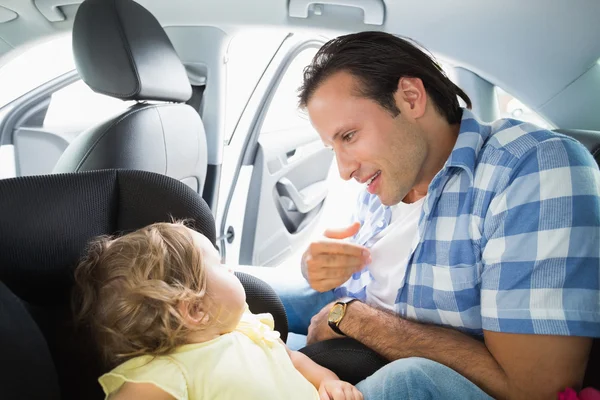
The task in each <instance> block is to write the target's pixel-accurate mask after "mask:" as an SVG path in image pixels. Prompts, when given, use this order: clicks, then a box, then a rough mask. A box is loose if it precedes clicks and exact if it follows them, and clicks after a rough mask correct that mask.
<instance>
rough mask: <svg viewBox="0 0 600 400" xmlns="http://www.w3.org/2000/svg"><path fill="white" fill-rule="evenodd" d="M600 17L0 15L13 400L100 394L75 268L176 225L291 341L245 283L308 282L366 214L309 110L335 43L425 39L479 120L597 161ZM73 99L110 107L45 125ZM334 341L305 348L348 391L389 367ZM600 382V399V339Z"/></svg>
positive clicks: (483, 9)
mask: <svg viewBox="0 0 600 400" xmlns="http://www.w3.org/2000/svg"><path fill="white" fill-rule="evenodd" d="M598 15H600V2H596V1H594V0H589V1H582V2H578V3H576V4H575V3H569V2H562V3H559V2H554V3H553V4H552V5H548V4H547V2H546V1H545V0H531V1H529V2H526V3H525V2H519V1H516V0H508V1H504V2H480V1H477V0H465V1H461V2H460V3H455V2H446V1H443V0H434V1H431V2H427V3H423V2H421V3H419V2H417V3H415V2H406V1H394V0H354V1H348V0H263V1H261V2H238V1H235V0H221V1H219V2H214V1H209V0H197V1H194V2H190V1H186V0H170V1H169V2H166V1H161V0H136V1H134V0H85V1H83V0H32V1H27V2H24V1H21V0H0V92H3V91H4V90H5V87H6V88H7V89H6V91H5V94H4V95H2V94H0V243H1V246H0V351H1V352H2V354H4V357H3V359H4V360H6V361H5V364H6V368H3V373H2V374H0V398H3V399H4V398H6V399H13V398H14V399H17V398H18V399H21V398H22V399H75V398H77V399H80V398H89V399H94V398H102V390H101V387H100V386H99V385H98V383H97V378H98V376H99V375H100V374H101V373H102V372H105V371H106V368H107V366H106V365H105V364H103V362H102V360H101V359H100V357H99V355H98V354H97V353H96V351H95V350H94V346H93V345H92V344H91V342H90V335H89V332H85V329H82V328H81V327H76V326H75V325H74V323H73V318H72V315H71V304H70V294H71V289H72V285H73V274H72V272H73V268H74V267H75V266H76V264H77V261H78V259H79V257H80V256H81V254H82V251H83V250H84V248H85V246H86V243H87V242H88V241H89V240H90V239H91V238H93V237H95V236H97V235H102V234H120V233H124V232H128V231H131V230H135V229H138V228H141V227H143V226H145V225H147V224H150V223H153V222H159V221H169V220H170V219H171V218H173V217H175V218H187V219H189V220H190V221H191V223H192V225H193V227H194V228H195V229H197V230H198V231H199V232H201V233H203V234H204V235H205V236H207V237H208V238H209V239H210V240H211V242H213V243H214V245H215V247H216V248H218V249H219V251H220V254H221V257H222V259H223V262H224V263H226V264H227V265H229V266H233V267H235V269H236V271H238V272H236V274H237V275H238V277H239V278H240V280H241V281H242V284H243V285H244V287H245V289H246V292H247V297H248V302H249V306H250V309H251V310H252V311H253V312H270V313H272V314H273V316H274V318H275V327H276V330H278V331H279V332H280V333H281V337H282V339H283V340H284V341H285V339H286V337H287V335H288V328H287V320H286V316H285V310H284V309H283V306H282V304H281V302H280V300H279V299H278V298H277V295H276V294H275V292H274V291H273V289H272V288H270V287H269V286H268V285H266V284H265V283H264V282H262V281H260V280H259V279H257V278H255V277H253V276H252V275H250V274H248V273H245V272H244V268H245V267H246V266H248V267H261V268H278V269H285V270H286V271H288V270H289V275H290V279H292V277H294V279H296V278H297V275H298V274H299V273H298V270H299V268H298V262H297V255H298V254H299V252H302V251H303V250H304V249H305V248H306V246H307V245H308V243H309V242H310V240H311V239H312V238H314V237H315V235H317V234H318V233H319V232H320V231H321V229H322V228H323V227H324V226H326V225H327V224H329V223H331V222H332V219H331V218H333V217H331V215H333V214H334V213H333V211H332V210H333V209H335V208H339V204H340V202H344V203H348V204H350V207H351V206H352V205H353V204H354V202H353V201H349V200H348V198H349V197H348V194H347V193H348V192H345V191H344V190H346V186H343V185H345V184H346V183H343V182H339V178H337V177H336V176H335V161H334V159H333V158H334V157H333V154H332V152H331V151H330V150H328V149H326V148H324V146H323V145H322V143H321V142H320V140H319V137H318V135H317V134H316V132H315V131H314V129H313V128H312V127H311V126H310V122H309V121H308V119H307V117H306V115H305V114H303V113H302V112H301V111H298V110H297V107H296V106H297V98H296V89H297V88H298V83H299V82H300V81H301V71H302V68H303V67H304V66H306V65H307V64H308V63H309V62H310V59H311V58H312V56H313V55H314V54H315V52H316V51H317V50H318V48H319V47H320V46H321V45H323V44H324V43H325V42H326V41H327V40H328V38H332V37H335V36H337V35H340V34H344V33H349V32H355V31H364V30H383V31H386V32H390V33H394V34H399V35H402V36H406V37H409V38H412V39H414V40H416V41H417V42H418V43H419V44H421V45H423V46H425V47H426V48H427V49H428V50H429V51H431V52H432V54H433V55H434V56H435V57H436V58H439V59H440V60H442V61H441V62H442V64H443V67H444V69H445V71H446V73H447V74H448V76H449V77H450V78H451V79H452V80H453V81H454V82H455V83H456V84H457V85H458V86H460V87H461V88H462V89H463V90H464V91H465V92H466V93H467V94H468V95H469V96H470V98H471V100H472V101H473V111H474V113H475V114H476V115H477V116H478V118H480V119H481V120H482V121H486V122H489V121H493V120H495V119H497V118H500V117H505V116H508V117H511V118H515V119H526V118H531V120H532V121H533V122H536V123H539V124H543V126H544V127H548V128H549V129H552V130H554V131H555V132H557V133H559V134H563V135H567V136H571V137H573V138H575V139H577V140H579V141H580V142H581V143H582V144H583V145H585V146H586V147H587V148H588V149H589V151H590V152H591V154H592V155H593V156H594V158H595V160H596V161H597V162H598V163H599V164H600V113H599V112H598V109H599V107H600V39H599V38H600V25H598V24H597V21H596V20H597V16H598ZM62 38H66V39H67V40H66V41H65V43H68V51H69V54H68V57H67V58H69V57H70V58H69V60H67V61H65V62H62V61H60V62H59V61H51V60H52V59H53V57H55V58H56V59H58V60H60V57H59V54H58V50H56V49H57V47H54V48H51V50H50V51H49V52H48V54H46V55H45V57H46V59H45V60H46V61H44V62H35V63H32V62H31V61H28V60H30V59H27V58H25V57H26V55H27V54H30V52H32V51H34V50H35V49H36V48H40V46H44V45H45V44H47V43H55V42H56V41H57V40H63V39H62ZM238 43H239V44H238ZM236 46H237V47H236ZM53 49H54V50H53ZM234 50H236V51H238V53H235V52H234ZM236 54H238V55H237V57H238V58H237V59H236ZM239 54H241V56H239ZM20 60H21V61H20ZM23 60H25V61H23ZM19 62H20V63H21V64H19ZM61 63H62V64H64V65H62V64H61ZM235 63H237V64H235ZM234 65H237V66H236V68H237V69H235V70H234V69H233V66H234ZM55 66H56V67H55ZM26 67H27V68H26ZM53 68H54V69H53ZM51 69H52V71H50V70H51ZM14 71H17V72H19V71H25V72H27V71H38V72H36V73H35V74H33V73H32V74H31V75H28V74H27V73H22V74H21V75H18V74H17V75H15V72H14ZM44 71H45V72H44ZM234 72H235V73H234ZM11 74H12V75H11ZM36 76H37V77H36ZM17 78H18V79H17ZM19 80H22V81H23V82H26V83H24V84H23V85H22V87H21V86H19V85H20V83H19V82H18V81H19ZM17 83H19V85H18V84H17ZM11 84H12V85H13V86H10V85H11ZM5 85H6V86H5ZM74 85H80V86H78V87H81V88H84V89H85V90H88V91H89V93H93V94H94V95H102V99H103V100H102V101H104V102H106V104H107V105H108V104H109V103H110V104H111V105H112V106H111V107H112V108H111V107H107V109H109V108H110V112H105V113H99V114H98V115H99V116H98V117H97V118H95V119H94V120H93V123H88V122H87V120H86V123H85V124H84V125H82V126H76V125H72V126H73V128H69V129H63V128H60V127H61V126H63V125H61V124H62V123H65V124H66V123H68V122H69V120H71V119H72V120H73V121H80V120H81V115H80V114H82V111H81V110H82V109H83V108H81V109H80V108H78V107H79V106H81V107H85V106H86V105H89V104H90V103H87V102H86V101H83V100H80V99H79V98H78V97H77V96H73V97H72V101H71V103H69V104H71V105H69V107H68V108H67V109H66V112H65V113H63V114H62V115H61V116H60V118H58V120H59V122H60V123H61V124H58V125H56V124H55V125H51V124H49V123H48V121H49V117H50V116H51V115H52V113H53V112H54V111H53V110H55V107H56V106H55V105H56V104H58V100H59V98H60V96H61V95H68V94H69V92H68V90H71V89H72V88H75V86H74ZM508 93H510V94H508ZM78 103H79V104H78ZM76 106H77V107H76ZM95 107H96V106H95V105H94V106H93V108H95ZM64 126H67V125H64ZM69 126H70V125H69ZM336 215H337V214H336ZM336 218H337V216H336ZM340 218H341V217H340ZM334 222H339V221H334ZM599 301H600V300H599ZM335 342H336V343H327V342H323V343H317V344H315V345H311V346H308V347H307V348H305V349H302V351H303V352H304V353H305V354H307V355H308V356H309V357H311V358H312V359H313V360H315V361H317V362H318V363H320V364H322V365H325V366H327V367H329V368H331V369H332V370H334V371H335V372H336V373H337V374H338V375H339V376H340V378H342V379H346V380H348V381H349V382H358V381H360V380H361V379H363V378H364V377H366V376H369V375H370V374H371V373H373V372H374V371H375V370H377V369H379V368H380V367H381V366H383V365H385V363H386V360H384V359H383V358H381V357H380V356H379V355H377V354H375V353H373V352H372V351H370V350H369V349H367V348H366V347H364V346H362V345H361V344H360V343H358V342H354V341H352V340H350V339H343V340H339V341H335ZM587 386H592V387H596V388H598V389H600V345H599V340H598V339H596V340H595V342H594V347H593V349H592V353H591V355H590V359H589V361H588V366H587V370H586V377H585V382H584V387H587ZM5 396H6V397H5Z"/></svg>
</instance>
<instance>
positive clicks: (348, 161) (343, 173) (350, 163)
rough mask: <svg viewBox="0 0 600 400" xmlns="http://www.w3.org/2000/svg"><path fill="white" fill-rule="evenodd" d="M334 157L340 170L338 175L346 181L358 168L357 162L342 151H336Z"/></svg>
mask: <svg viewBox="0 0 600 400" xmlns="http://www.w3.org/2000/svg"><path fill="white" fill-rule="evenodd" d="M335 158H336V161H337V165H338V170H339V171H340V177H341V178H342V179H343V180H345V181H347V180H349V179H350V178H352V174H353V173H354V171H356V170H357V169H358V163H357V162H356V161H354V160H353V159H352V157H350V156H349V155H348V154H346V153H345V152H344V151H336V152H335Z"/></svg>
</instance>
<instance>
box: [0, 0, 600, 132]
mask: <svg viewBox="0 0 600 400" xmlns="http://www.w3.org/2000/svg"><path fill="white" fill-rule="evenodd" d="M137 1H138V2H139V3H140V4H142V5H143V6H145V7H146V8H148V9H149V10H150V11H151V12H152V13H153V14H154V15H155V16H156V17H157V18H158V20H159V21H160V22H161V24H162V25H163V26H165V27H173V26H198V25H200V26H206V25H209V26H217V27H221V28H222V29H224V30H226V31H227V30H228V29H229V28H232V27H235V28H238V27H243V26H273V27H284V28H289V29H290V30H309V31H314V30H319V31H321V32H324V33H327V34H329V35H335V34H339V33H344V32H351V31H358V30H371V29H376V30H385V31H388V32H392V33H396V34H400V35H403V36H408V37H411V38H413V39H415V40H417V41H418V42H419V43H421V44H422V45H424V46H425V47H427V48H428V49H429V50H431V51H432V52H434V53H435V54H436V55H438V56H440V57H441V58H444V59H446V60H449V61H451V62H453V63H455V64H457V65H461V66H464V67H466V68H468V69H470V70H471V71H473V72H475V73H477V74H478V75H480V76H481V77H483V78H485V79H487V80H489V81H490V82H492V83H494V84H496V85H498V86H501V87H502V88H504V89H505V90H507V91H509V92H510V93H512V94H513V95H515V96H518V97H519V98H520V99H521V100H522V101H523V102H525V103H526V104H528V105H529V106H530V107H531V108H533V109H535V110H537V111H538V112H541V113H542V114H549V113H550V114H555V115H553V118H552V119H553V120H554V121H556V120H557V119H558V120H560V119H561V118H562V117H561V115H560V114H561V112H562V113H563V114H565V112H566V111H565V110H567V111H569V113H575V114H576V118H575V117H571V118H566V119H565V118H563V119H562V121H565V122H567V124H569V123H568V121H569V120H579V121H585V123H580V124H579V125H580V126H577V127H579V128H588V129H600V113H598V112H594V110H587V111H586V110H585V108H586V107H585V106H586V105H594V106H595V107H593V108H595V109H597V106H598V105H600V90H598V88H600V64H599V60H598V59H599V58H600V24H598V23H597V19H598V16H600V1H597V0H578V1H571V2H569V1H564V0H528V1H522V0H502V1H485V0H461V1H448V0H429V1H406V0H364V2H365V3H381V2H384V7H385V18H384V22H383V24H382V25H367V24H364V23H363V14H362V11H360V10H359V9H354V8H348V7H338V6H324V7H323V8H322V14H321V15H313V14H312V13H309V17H308V18H293V17H290V16H289V15H288V2H289V1H300V2H306V0H260V1H240V0H219V1H215V0H194V1H191V0H137ZM317 1H318V0H317ZM327 1H331V0H327ZM333 1H335V0H333ZM80 2H81V0H31V1H23V0H0V55H1V54H3V53H6V52H7V51H9V50H11V49H13V48H18V47H20V46H23V45H24V44H27V43H29V42H31V41H34V40H37V39H40V38H43V37H46V36H49V35H52V34H55V33H58V32H65V31H68V30H70V28H71V26H72V20H73V17H74V15H75V12H76V9H77V7H78V4H77V3H80ZM340 2H342V3H343V1H340ZM65 3H66V4H65ZM347 3H348V2H347ZM349 3H352V2H351V1H349ZM189 40H190V41H193V40H194V38H189ZM590 87H591V89H595V90H591V89H590ZM575 89H576V90H575ZM574 100H575V101H576V103H577V104H576V107H575V106H573V105H572V104H571V107H572V108H573V110H570V109H569V103H571V102H572V101H574ZM557 116H558V118H557ZM570 125H571V127H575V126H573V124H572V123H570ZM581 125H583V126H581Z"/></svg>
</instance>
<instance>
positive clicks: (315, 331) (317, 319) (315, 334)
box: [306, 302, 344, 345]
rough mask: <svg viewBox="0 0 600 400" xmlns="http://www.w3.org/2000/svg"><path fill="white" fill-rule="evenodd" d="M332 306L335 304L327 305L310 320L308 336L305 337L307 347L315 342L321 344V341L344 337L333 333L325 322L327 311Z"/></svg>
mask: <svg viewBox="0 0 600 400" xmlns="http://www.w3.org/2000/svg"><path fill="white" fill-rule="evenodd" d="M334 304H335V302H331V303H329V304H327V305H326V306H325V307H323V308H322V309H321V311H319V313H318V314H317V315H315V316H314V317H312V318H311V320H310V326H309V327H308V336H307V337H306V344H307V345H309V344H313V343H316V342H322V341H323V340H328V339H339V338H343V337H344V336H342V335H338V334H337V333H335V332H334V331H333V329H331V327H330V326H329V323H328V322H327V317H328V316H329V310H331V307H333V305H334Z"/></svg>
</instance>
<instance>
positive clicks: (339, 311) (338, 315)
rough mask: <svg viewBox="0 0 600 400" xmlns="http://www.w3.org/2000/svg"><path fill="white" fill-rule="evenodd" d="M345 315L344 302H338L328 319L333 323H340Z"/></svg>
mask: <svg viewBox="0 0 600 400" xmlns="http://www.w3.org/2000/svg"><path fill="white" fill-rule="evenodd" d="M343 316H344V306H343V305H342V304H336V305H334V306H333V307H332V308H331V311H329V318H328V320H329V321H330V322H333V323H336V324H337V323H338V322H340V320H341V319H342V317H343Z"/></svg>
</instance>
